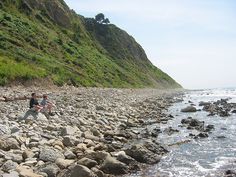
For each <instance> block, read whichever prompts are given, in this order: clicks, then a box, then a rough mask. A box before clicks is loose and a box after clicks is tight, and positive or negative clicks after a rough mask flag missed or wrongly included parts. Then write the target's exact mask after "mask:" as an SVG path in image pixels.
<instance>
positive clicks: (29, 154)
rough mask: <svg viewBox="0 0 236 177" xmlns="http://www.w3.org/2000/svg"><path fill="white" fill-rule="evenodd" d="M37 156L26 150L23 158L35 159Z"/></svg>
mask: <svg viewBox="0 0 236 177" xmlns="http://www.w3.org/2000/svg"><path fill="white" fill-rule="evenodd" d="M34 156H35V154H34V152H33V151H32V150H29V149H26V150H25V151H24V152H23V154H22V157H23V159H24V160H25V159H28V158H33V157H34Z"/></svg>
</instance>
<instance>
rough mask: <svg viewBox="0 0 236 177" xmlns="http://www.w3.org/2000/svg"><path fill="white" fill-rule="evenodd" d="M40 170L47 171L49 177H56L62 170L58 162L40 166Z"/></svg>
mask: <svg viewBox="0 0 236 177" xmlns="http://www.w3.org/2000/svg"><path fill="white" fill-rule="evenodd" d="M39 171H40V172H43V173H46V174H47V176H48V177H56V176H57V174H58V173H59V171H60V168H59V167H58V166H57V165H56V164H53V163H52V164H45V166H44V167H40V170H39Z"/></svg>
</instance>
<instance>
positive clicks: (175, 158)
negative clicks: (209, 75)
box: [136, 88, 236, 177]
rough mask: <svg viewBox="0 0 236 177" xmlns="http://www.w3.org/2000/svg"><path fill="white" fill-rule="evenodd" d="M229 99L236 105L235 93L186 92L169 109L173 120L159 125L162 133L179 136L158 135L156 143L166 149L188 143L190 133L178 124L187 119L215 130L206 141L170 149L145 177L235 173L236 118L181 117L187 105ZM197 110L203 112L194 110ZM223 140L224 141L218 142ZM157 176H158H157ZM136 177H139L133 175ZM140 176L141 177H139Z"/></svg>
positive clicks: (202, 113)
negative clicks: (175, 144) (180, 143)
mask: <svg viewBox="0 0 236 177" xmlns="http://www.w3.org/2000/svg"><path fill="white" fill-rule="evenodd" d="M225 98H230V102H234V103H236V89H235V88H233V89H215V90H201V91H194V92H189V93H187V94H186V95H185V97H184V101H183V102H181V103H176V104H175V105H174V106H172V107H171V108H170V109H169V113H171V114H172V115H174V116H175V118H174V119H173V120H170V121H169V122H168V123H167V124H163V125H161V129H162V130H164V129H165V128H167V127H170V126H171V127H172V128H174V129H178V130H179V131H180V132H179V133H177V134H173V135H172V136H168V135H165V134H164V133H163V134H161V135H160V136H159V137H158V139H159V141H161V142H162V143H164V144H166V145H169V144H172V143H174V142H178V141H179V142H181V141H185V140H188V139H191V138H190V137H189V136H188V135H189V133H190V132H191V133H192V131H193V130H187V129H186V128H180V127H179V125H181V120H182V119H183V118H187V117H189V116H191V117H193V118H196V119H198V120H201V121H204V122H205V124H206V125H207V124H213V125H214V126H215V130H213V132H212V133H211V134H209V137H208V138H205V139H197V140H191V141H190V142H189V143H184V144H182V145H180V146H173V147H172V146H171V147H170V152H169V153H168V154H166V156H164V157H163V158H162V160H161V162H160V163H159V164H157V165H155V166H153V167H151V168H150V169H148V170H147V172H146V174H145V175H144V176H149V177H155V176H158V175H159V176H161V177H172V176H173V177H182V176H183V177H198V176H201V177H213V176H214V177H215V176H220V175H219V174H220V172H223V171H225V170H228V169H236V162H235V161H236V114H233V115H232V116H230V117H227V118H222V117H217V116H213V117H209V116H207V114H208V113H207V112H205V111H200V112H196V113H181V112H180V110H181V109H182V108H184V107H186V106H187V105H189V104H190V103H189V101H191V102H193V104H195V105H198V104H199V102H200V101H211V102H213V101H217V100H219V99H225ZM197 108H202V107H199V106H197ZM218 136H225V137H226V138H218ZM157 174H158V175H157ZM136 176H139V175H137V174H136ZM142 176H143V175H142Z"/></svg>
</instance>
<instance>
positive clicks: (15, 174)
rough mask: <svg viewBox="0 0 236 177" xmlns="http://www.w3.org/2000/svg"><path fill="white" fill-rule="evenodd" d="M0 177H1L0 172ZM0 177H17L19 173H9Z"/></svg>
mask: <svg viewBox="0 0 236 177" xmlns="http://www.w3.org/2000/svg"><path fill="white" fill-rule="evenodd" d="M0 175H1V172H0ZM1 177H19V173H17V172H16V171H11V172H10V173H7V174H6V173H4V174H2V176H1Z"/></svg>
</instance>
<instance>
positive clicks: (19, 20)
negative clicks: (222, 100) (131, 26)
mask: <svg viewBox="0 0 236 177" xmlns="http://www.w3.org/2000/svg"><path fill="white" fill-rule="evenodd" d="M0 76H1V77H0V84H1V85H4V84H7V83H9V82H11V81H14V80H20V81H22V82H23V81H25V80H31V79H41V78H46V79H50V80H52V81H53V82H54V83H56V84H59V85H62V84H65V83H67V84H73V85H77V86H105V87H158V88H176V87H180V85H179V84H177V83H176V82H175V81H174V80H173V79H172V78H170V77H169V76H168V75H167V74H165V73H163V72H162V71H161V70H159V69H158V68H156V67H155V66H153V65H152V63H151V62H150V61H149V60H148V58H147V56H146V54H145V51H144V50H143V49H142V47H141V46H140V45H139V44H138V43H137V42H136V41H135V39H134V38H133V37H132V36H130V35H129V34H127V33H126V32H125V31H123V30H121V29H119V28H118V27H116V26H115V25H112V24H108V25H107V24H100V23H97V22H96V21H95V20H94V19H91V18H84V17H82V16H80V15H77V14H76V13H75V12H74V11H72V10H70V9H69V7H68V6H67V5H66V4H65V2H64V1H63V0H50V1H49V0H2V1H1V2H0Z"/></svg>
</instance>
